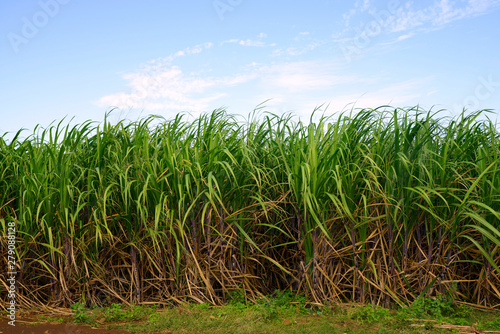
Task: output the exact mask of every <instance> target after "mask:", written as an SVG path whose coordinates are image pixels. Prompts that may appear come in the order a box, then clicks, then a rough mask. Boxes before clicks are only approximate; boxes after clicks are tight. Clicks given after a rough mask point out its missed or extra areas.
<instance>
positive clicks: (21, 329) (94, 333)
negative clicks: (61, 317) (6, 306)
mask: <svg viewBox="0 0 500 334" xmlns="http://www.w3.org/2000/svg"><path fill="white" fill-rule="evenodd" d="M0 334H130V332H127V331H123V330H114V329H113V330H109V329H102V328H95V327H91V326H86V325H74V324H60V323H57V322H54V323H42V324H33V323H30V322H28V321H22V322H21V321H16V326H11V325H9V324H8V323H7V321H6V319H1V321H0Z"/></svg>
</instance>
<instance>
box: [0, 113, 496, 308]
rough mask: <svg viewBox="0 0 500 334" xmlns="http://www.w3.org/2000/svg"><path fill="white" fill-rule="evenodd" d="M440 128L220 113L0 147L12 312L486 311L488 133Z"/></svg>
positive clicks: (490, 271) (55, 130) (371, 117)
mask: <svg viewBox="0 0 500 334" xmlns="http://www.w3.org/2000/svg"><path fill="white" fill-rule="evenodd" d="M440 115H441V113H439V112H433V111H424V110H421V109H419V108H417V107H415V108H407V109H400V108H388V107H387V108H377V109H363V110H356V111H353V112H352V113H350V114H349V113H346V114H342V115H336V117H335V118H334V117H333V116H332V117H327V116H323V117H319V120H317V121H315V122H313V121H311V122H310V123H309V124H305V123H302V122H300V121H294V119H293V117H292V115H273V114H269V113H265V112H262V111H257V112H256V113H254V114H251V115H250V116H249V117H248V119H247V120H245V121H239V120H238V119H237V117H236V116H234V115H230V114H227V113H226V112H225V111H224V110H222V109H221V110H216V111H214V112H213V113H211V114H205V115H201V116H199V117H198V118H197V119H195V120H193V121H189V122H188V121H184V119H183V115H178V116H176V117H175V118H173V119H171V120H164V119H162V118H159V117H155V116H151V117H147V118H144V119H140V120H137V121H133V122H126V121H121V122H118V123H117V124H111V123H110V122H109V121H108V119H107V118H105V120H104V122H102V123H94V122H84V123H81V124H77V125H74V126H71V125H63V123H62V122H61V123H58V124H54V125H51V126H49V127H48V128H41V127H38V128H37V129H36V130H35V132H34V133H33V134H31V135H29V136H28V137H26V138H22V136H21V135H22V134H23V132H22V131H20V132H18V133H17V134H16V135H15V136H14V138H13V139H12V140H9V141H8V140H5V136H3V137H0V152H1V154H0V226H1V227H2V229H3V231H4V233H5V235H6V234H7V227H8V225H7V223H8V222H10V221H15V222H16V224H17V232H16V236H17V240H16V250H17V258H18V261H17V271H18V272H19V273H20V275H19V276H18V277H17V281H18V285H19V289H18V295H19V300H18V301H19V303H20V305H23V307H33V306H36V305H51V306H66V307H69V306H70V305H73V304H75V303H77V302H78V303H81V304H82V305H83V306H85V307H90V306H110V305H112V304H124V305H125V306H131V305H135V304H140V303H144V302H147V303H157V304H160V305H164V304H175V305H178V304H180V303H183V302H195V303H207V304H210V305H222V304H224V303H226V302H228V301H229V300H230V299H231V298H232V296H231V294H232V293H233V291H236V290H240V291H242V297H241V298H242V300H244V301H245V302H252V303H257V304H258V301H259V300H260V299H261V298H262V297H263V296H264V295H270V294H272V293H274V292H275V291H276V290H277V291H286V290H290V291H293V293H294V295H295V294H296V293H299V294H301V295H304V296H305V298H306V299H307V301H308V302H310V303H315V304H316V305H324V304H327V303H344V302H356V303H362V304H375V305H380V306H385V307H389V306H394V305H397V306H399V307H405V306H408V305H410V304H411V303H413V302H414V301H415V300H424V299H422V298H424V297H425V298H431V297H434V298H437V296H440V295H447V296H450V298H451V299H452V300H453V301H461V302H467V303H473V304H476V305H488V306H495V305H499V304H500V292H499V290H498V288H497V287H498V286H500V268H499V266H500V197H499V194H500V169H499V168H498V166H499V164H500V136H499V134H500V133H499V131H498V127H497V124H496V123H494V122H493V121H490V120H489V119H488V118H487V117H486V116H487V115H488V111H484V110H483V111H477V112H471V113H465V112H464V113H463V114H461V115H459V116H457V117H455V118H445V117H442V116H440ZM337 116H338V117H337ZM0 244H1V245H0V249H1V252H2V254H3V255H2V256H1V257H0V261H3V262H2V265H4V266H6V265H7V264H6V263H4V262H5V261H6V259H7V256H6V254H7V249H8V245H7V239H6V238H2V239H1V240H0ZM0 281H1V283H2V284H0V286H7V284H6V282H5V278H4V277H3V276H2V277H0ZM2 289H3V288H2ZM1 296H2V297H1V302H2V303H3V304H4V305H5V303H6V300H5V294H4V293H3V290H2V295H1ZM274 307H275V309H276V310H279V308H280V305H279V304H276V305H274ZM273 312H274V311H271V312H270V315H269V316H271V317H272V314H273ZM113 314H120V311H119V310H118V309H117V310H116V312H115V313H113ZM367 316H368V315H367Z"/></svg>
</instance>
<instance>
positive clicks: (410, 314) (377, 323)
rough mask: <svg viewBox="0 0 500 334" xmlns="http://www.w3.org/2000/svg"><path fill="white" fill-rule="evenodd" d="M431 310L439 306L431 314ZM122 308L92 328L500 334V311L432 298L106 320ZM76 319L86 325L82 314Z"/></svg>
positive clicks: (229, 307) (292, 303) (196, 309)
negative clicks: (391, 304) (482, 333)
mask: <svg viewBox="0 0 500 334" xmlns="http://www.w3.org/2000/svg"><path fill="white" fill-rule="evenodd" d="M425 304H433V305H434V306H432V307H430V309H429V307H428V306H426V305H425ZM117 308H118V306H112V307H110V308H103V309H101V308H98V309H94V310H90V309H88V310H84V312H85V314H86V316H87V317H88V319H90V320H91V321H90V322H87V323H92V324H93V325H94V326H97V327H103V328H108V329H126V330H130V331H132V332H137V333H429V332H432V333H453V332H457V330H460V331H461V332H464V331H465V332H471V329H472V328H475V329H480V330H489V331H500V323H499V322H498V319H500V314H499V313H498V311H496V312H492V311H480V310H475V309H472V308H471V307H468V306H464V305H460V306H457V305H449V303H448V301H444V299H437V300H433V299H428V298H427V299H425V301H424V302H415V303H414V304H413V305H411V306H410V307H409V308H403V309H401V308H397V309H385V308H382V307H379V306H373V305H366V306H361V305H354V304H352V305H347V304H332V305H329V306H323V307H317V306H313V305H311V304H308V303H307V302H305V299H301V297H298V298H297V297H296V296H294V295H293V294H290V293H288V292H285V293H282V294H278V295H275V296H268V297H266V298H263V299H262V300H260V301H259V302H258V303H255V304H254V303H252V304H248V303H242V302H240V301H234V300H233V301H231V302H230V303H228V304H225V305H223V306H211V305H208V304H206V303H205V304H184V305H182V306H177V307H171V308H163V309H156V308H148V307H143V306H136V307H134V308H130V309H126V308H123V309H122V308H120V312H122V315H121V316H120V317H118V318H105V315H106V314H109V313H113V312H115V311H116V309H117ZM436 308H438V309H439V308H446V309H447V310H448V312H447V313H446V316H444V315H442V314H441V313H432V312H431V313H429V310H434V309H436ZM151 310H153V311H151ZM136 314H141V317H140V318H137V317H135V316H134V315H136ZM73 319H74V321H76V322H80V320H79V316H78V315H77V314H75V315H74V318H73ZM93 319H95V320H93ZM99 319H100V320H99ZM137 320H140V321H137ZM80 323H81V322H80ZM467 327H468V328H469V330H468V331H467V329H466V328H467Z"/></svg>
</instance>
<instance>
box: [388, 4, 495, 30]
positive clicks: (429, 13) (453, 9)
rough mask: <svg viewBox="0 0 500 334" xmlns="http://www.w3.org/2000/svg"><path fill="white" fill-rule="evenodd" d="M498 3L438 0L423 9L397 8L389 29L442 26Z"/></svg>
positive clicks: (482, 12)
mask: <svg viewBox="0 0 500 334" xmlns="http://www.w3.org/2000/svg"><path fill="white" fill-rule="evenodd" d="M498 5H500V0H469V1H466V2H464V1H449V0H439V1H436V2H434V3H433V4H432V5H431V6H428V7H426V8H423V9H418V10H417V9H412V8H411V7H408V8H405V7H401V8H398V10H397V12H396V13H395V14H394V15H393V16H392V17H391V20H389V21H388V23H389V26H390V31H392V32H396V31H407V30H411V29H413V28H416V27H419V26H425V27H426V28H431V27H433V28H436V27H442V26H444V25H446V24H448V23H450V22H453V21H457V20H461V19H466V18H470V17H475V16H478V15H482V14H485V13H486V12H487V11H489V10H490V9H493V8H495V7H497V6H498Z"/></svg>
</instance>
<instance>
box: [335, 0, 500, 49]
mask: <svg viewBox="0 0 500 334" xmlns="http://www.w3.org/2000/svg"><path fill="white" fill-rule="evenodd" d="M499 6H500V0H456V1H451V0H438V1H434V2H432V3H431V4H430V5H427V6H425V7H422V3H420V2H415V3H414V2H405V3H399V2H394V3H393V4H389V3H387V4H386V5H385V6H376V5H375V4H374V3H372V2H370V1H367V0H365V1H361V0H358V1H356V3H355V5H354V6H353V8H352V9H350V10H349V11H348V12H347V13H344V15H343V20H344V25H345V30H344V31H343V32H342V33H337V34H336V35H335V36H333V38H334V41H335V42H340V43H346V42H349V41H352V40H353V39H355V38H359V35H363V34H364V35H370V34H372V35H373V31H380V32H386V33H398V32H399V33H402V35H400V37H399V38H397V40H396V41H402V40H404V39H406V38H408V37H411V36H412V35H414V34H415V33H416V32H418V31H424V32H425V31H432V30H435V29H439V28H442V27H444V26H446V25H447V24H449V23H451V22H454V21H458V20H462V19H467V18H471V17H476V16H479V15H483V14H486V13H488V12H489V11H491V10H492V9H494V8H497V7H499ZM355 18H357V20H356V21H355V20H354V19H355ZM353 33H354V35H355V36H354V37H352V35H353ZM376 35H378V33H377V34H376Z"/></svg>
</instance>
